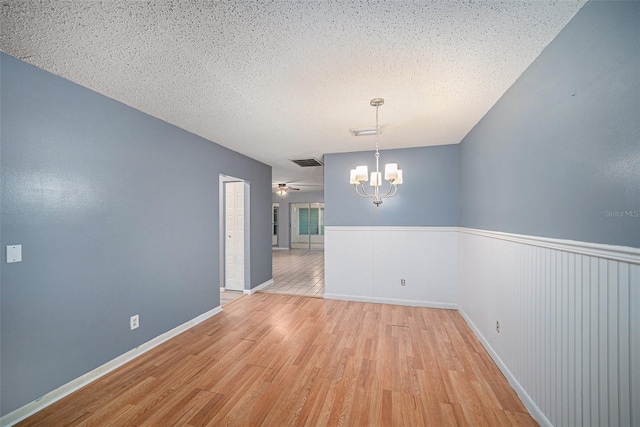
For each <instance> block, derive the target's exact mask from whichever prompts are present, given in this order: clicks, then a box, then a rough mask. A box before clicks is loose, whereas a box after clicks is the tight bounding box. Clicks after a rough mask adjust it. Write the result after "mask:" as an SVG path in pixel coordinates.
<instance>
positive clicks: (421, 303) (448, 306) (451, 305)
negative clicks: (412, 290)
mask: <svg viewBox="0 0 640 427" xmlns="http://www.w3.org/2000/svg"><path fill="white" fill-rule="evenodd" d="M322 297H323V298H324V299H335V300H343V301H356V302H372V303H376V304H394V305H406V306H410V307H427V308H443V309H446V310H457V309H458V304H454V303H448V302H432V301H414V300H403V299H393V298H376V297H363V296H358V295H343V294H328V293H325V294H323V295H322Z"/></svg>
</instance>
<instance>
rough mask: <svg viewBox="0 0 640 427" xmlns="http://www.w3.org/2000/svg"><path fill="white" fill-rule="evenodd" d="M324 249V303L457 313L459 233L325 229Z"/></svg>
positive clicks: (425, 229) (417, 229)
mask: <svg viewBox="0 0 640 427" xmlns="http://www.w3.org/2000/svg"><path fill="white" fill-rule="evenodd" d="M325 245H326V247H325V294H324V296H325V298H336V299H350V300H357V301H372V302H384V303H391V304H403V305H417V306H427V307H440V308H457V299H458V288H457V283H458V229H457V228H444V227H326V228H325ZM402 279H404V280H405V286H401V280H402Z"/></svg>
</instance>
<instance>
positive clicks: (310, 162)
mask: <svg viewBox="0 0 640 427" xmlns="http://www.w3.org/2000/svg"><path fill="white" fill-rule="evenodd" d="M291 161H292V162H293V163H295V164H296V165H298V166H300V167H301V168H308V167H311V166H322V162H321V161H320V160H318V159H300V160H291Z"/></svg>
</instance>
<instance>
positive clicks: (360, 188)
mask: <svg viewBox="0 0 640 427" xmlns="http://www.w3.org/2000/svg"><path fill="white" fill-rule="evenodd" d="M370 104H371V106H372V107H376V127H375V128H369V129H366V130H368V131H372V132H373V133H359V134H356V133H355V131H357V130H363V129H350V131H351V133H352V134H353V135H354V136H360V135H375V136H376V171H375V172H371V182H370V183H369V185H371V187H373V193H368V192H367V190H366V189H365V188H364V183H365V182H367V180H368V178H369V169H368V168H367V166H366V165H362V166H357V167H356V168H355V169H351V174H350V177H349V183H350V184H351V185H353V186H354V187H355V189H356V193H357V194H358V196H360V197H368V198H371V199H373V203H374V204H375V205H376V207H378V206H380V204H381V203H382V199H384V198H385V197H392V196H393V195H395V194H396V191H398V185H400V184H402V182H403V181H402V170H401V169H398V164H397V163H387V164H386V165H385V166H384V179H385V180H386V181H389V191H387V192H386V193H384V194H382V195H381V194H380V187H381V186H382V175H381V174H380V167H379V160H380V153H379V152H378V142H379V141H378V135H379V134H380V133H382V132H380V127H379V126H378V108H379V107H380V106H381V105H383V104H384V99H382V98H373V99H372V100H371V102H370Z"/></svg>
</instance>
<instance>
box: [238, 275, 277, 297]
mask: <svg viewBox="0 0 640 427" xmlns="http://www.w3.org/2000/svg"><path fill="white" fill-rule="evenodd" d="M269 285H273V279H269V280H267V281H266V282H264V283H262V284H260V285H258V286H256V287H255V288H251V289H245V290H244V293H245V294H247V295H251V294H255V293H256V292H258V291H260V290H262V289H264V288H266V287H267V286H269Z"/></svg>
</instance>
